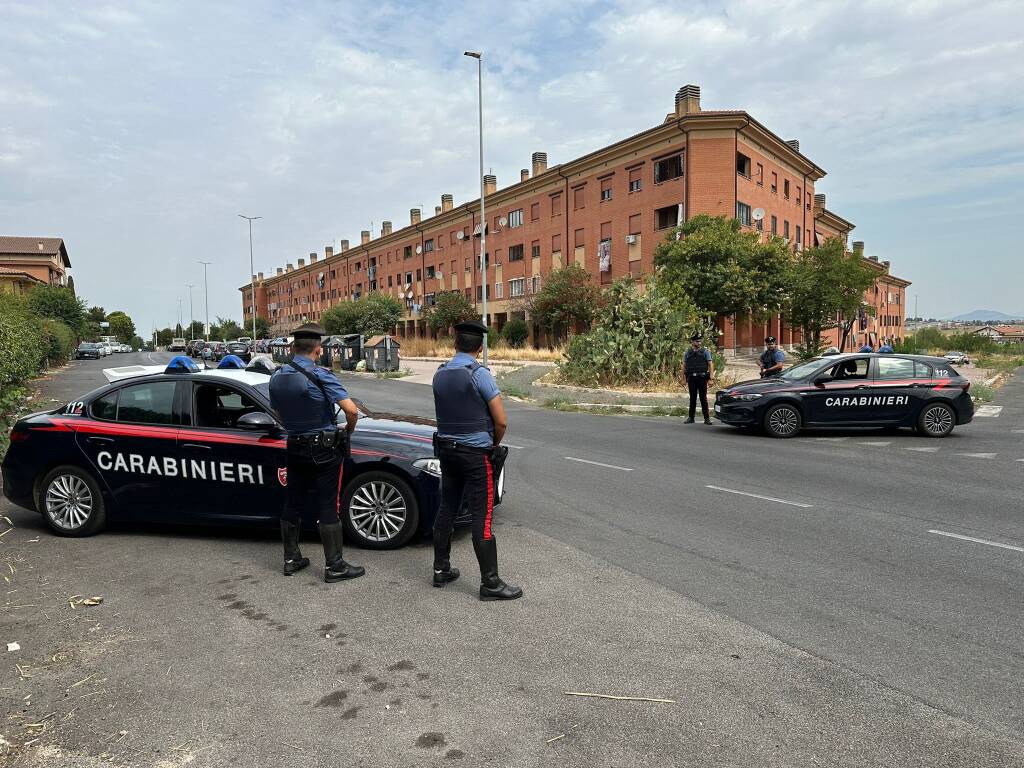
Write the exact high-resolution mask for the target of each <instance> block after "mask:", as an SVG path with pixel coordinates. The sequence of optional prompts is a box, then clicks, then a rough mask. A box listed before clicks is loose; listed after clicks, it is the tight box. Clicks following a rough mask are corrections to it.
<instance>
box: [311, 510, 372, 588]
mask: <svg viewBox="0 0 1024 768" xmlns="http://www.w3.org/2000/svg"><path fill="white" fill-rule="evenodd" d="M320 540H321V541H322V542H323V543H324V581H326V582H327V583H330V582H332V581H344V580H345V579H357V578H359V577H360V576H362V575H363V574H364V573H366V569H365V568H363V567H362V566H361V565H352V564H351V563H346V562H345V560H344V558H342V556H341V545H342V529H341V523H327V524H324V523H320Z"/></svg>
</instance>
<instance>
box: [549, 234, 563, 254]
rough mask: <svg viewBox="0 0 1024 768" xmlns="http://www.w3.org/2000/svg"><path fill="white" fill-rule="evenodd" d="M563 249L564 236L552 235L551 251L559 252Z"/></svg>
mask: <svg viewBox="0 0 1024 768" xmlns="http://www.w3.org/2000/svg"><path fill="white" fill-rule="evenodd" d="M561 250H562V236H561V235H552V236H551V252H552V253H559V252H560V251H561Z"/></svg>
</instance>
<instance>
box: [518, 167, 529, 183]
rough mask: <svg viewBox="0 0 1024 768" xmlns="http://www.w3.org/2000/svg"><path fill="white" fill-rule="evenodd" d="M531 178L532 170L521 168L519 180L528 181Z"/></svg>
mask: <svg viewBox="0 0 1024 768" xmlns="http://www.w3.org/2000/svg"><path fill="white" fill-rule="evenodd" d="M529 178H530V171H529V169H527V168H523V170H521V171H520V172H519V180H520V181H527V180H528V179H529Z"/></svg>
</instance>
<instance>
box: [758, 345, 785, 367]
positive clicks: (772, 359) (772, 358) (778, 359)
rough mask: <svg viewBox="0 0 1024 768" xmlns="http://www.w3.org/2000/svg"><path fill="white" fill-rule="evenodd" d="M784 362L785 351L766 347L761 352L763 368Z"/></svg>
mask: <svg viewBox="0 0 1024 768" xmlns="http://www.w3.org/2000/svg"><path fill="white" fill-rule="evenodd" d="M784 362H786V353H785V352H783V351H782V350H781V349H775V350H770V349H766V350H765V351H764V352H762V353H761V363H762V364H763V365H764V367H765V368H771V367H772V366H774V365H778V364H779V363H784Z"/></svg>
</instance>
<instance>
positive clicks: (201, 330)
mask: <svg viewBox="0 0 1024 768" xmlns="http://www.w3.org/2000/svg"><path fill="white" fill-rule="evenodd" d="M185 336H186V338H189V339H202V338H205V336H206V326H205V325H203V323H202V322H200V321H199V320H193V321H192V323H191V324H190V325H189V326H188V327H187V328H186V329H185Z"/></svg>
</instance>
